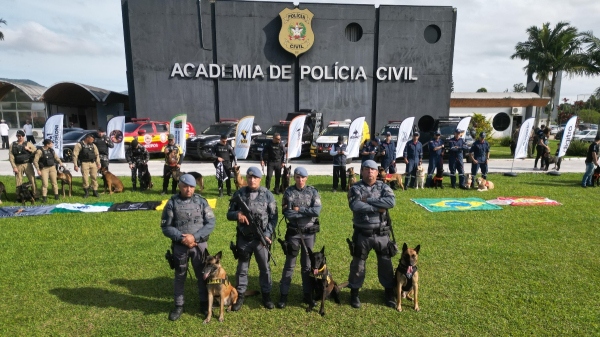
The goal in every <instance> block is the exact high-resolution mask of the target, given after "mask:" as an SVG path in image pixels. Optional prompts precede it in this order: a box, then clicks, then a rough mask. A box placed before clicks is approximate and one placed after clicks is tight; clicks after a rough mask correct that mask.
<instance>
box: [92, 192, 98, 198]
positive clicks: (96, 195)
mask: <svg viewBox="0 0 600 337" xmlns="http://www.w3.org/2000/svg"><path fill="white" fill-rule="evenodd" d="M92 193H93V194H94V196H95V197H96V198H100V196H99V195H98V191H97V190H93V191H92Z"/></svg>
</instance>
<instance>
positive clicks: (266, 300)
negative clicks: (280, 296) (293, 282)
mask: <svg viewBox="0 0 600 337" xmlns="http://www.w3.org/2000/svg"><path fill="white" fill-rule="evenodd" d="M262 298H263V305H264V306H265V308H267V309H273V301H272V300H271V293H263V294H262Z"/></svg>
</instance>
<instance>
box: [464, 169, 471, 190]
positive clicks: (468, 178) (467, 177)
mask: <svg viewBox="0 0 600 337" xmlns="http://www.w3.org/2000/svg"><path fill="white" fill-rule="evenodd" d="M472 183H473V176H472V175H471V173H465V187H466V188H471V184H472Z"/></svg>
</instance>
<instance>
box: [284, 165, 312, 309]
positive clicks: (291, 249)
mask: <svg viewBox="0 0 600 337" xmlns="http://www.w3.org/2000/svg"><path fill="white" fill-rule="evenodd" d="M307 178H308V172H306V169H304V168H303V167H297V168H296V169H295V170H294V181H295V182H296V184H295V185H292V186H290V187H288V188H287V189H286V190H285V192H284V193H283V200H282V202H281V209H282V212H283V216H285V219H286V222H287V232H286V234H285V242H284V243H282V245H284V246H285V247H287V248H286V250H287V251H284V253H285V254H286V257H285V265H284V266H283V273H282V275H281V281H280V285H279V290H280V293H281V297H280V298H279V302H278V303H277V307H278V308H280V309H283V308H285V305H286V302H287V296H288V293H289V291H290V284H291V283H292V276H293V275H294V268H295V267H296V257H297V256H298V253H299V252H300V250H302V252H300V254H301V257H300V264H301V266H302V270H301V273H302V292H303V293H304V303H306V304H309V303H312V300H313V299H312V293H313V279H311V278H310V276H309V273H310V259H309V257H308V252H307V251H306V248H305V247H304V244H306V247H308V248H310V249H311V250H312V249H313V247H314V245H315V236H316V233H318V232H319V231H320V226H319V222H318V217H319V214H320V213H321V207H322V206H321V196H320V195H319V191H317V189H316V188H314V187H312V186H307V185H306V179H307ZM300 233H302V236H303V238H304V244H302V239H301V237H300V235H301V234H300Z"/></svg>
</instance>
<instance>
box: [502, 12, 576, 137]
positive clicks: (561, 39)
mask: <svg viewBox="0 0 600 337" xmlns="http://www.w3.org/2000/svg"><path fill="white" fill-rule="evenodd" d="M527 35H528V39H527V41H525V42H519V43H517V45H516V46H515V53H514V54H513V55H511V57H510V58H511V59H520V60H525V61H529V64H528V65H527V66H525V67H524V68H523V69H524V70H525V72H526V73H527V74H532V73H535V74H536V77H537V80H538V81H541V83H542V85H541V89H542V90H541V92H542V93H543V92H544V86H545V85H546V83H547V82H550V103H551V104H552V101H553V99H554V95H555V90H554V85H555V84H556V78H557V76H558V73H559V72H560V71H563V72H564V73H565V74H566V75H567V76H576V75H584V74H587V70H586V69H587V68H588V66H587V65H586V62H587V59H586V56H585V54H584V53H583V51H582V42H583V41H582V38H581V35H580V34H579V33H578V32H577V28H575V27H573V26H571V25H570V24H569V23H568V22H559V23H557V24H556V26H554V28H551V27H550V23H549V22H547V23H544V24H543V25H542V27H541V28H540V27H536V26H531V27H529V28H527ZM551 108H552V106H551ZM550 111H552V109H551V110H550ZM539 115H540V113H539V109H538V113H537V114H536V125H537V123H538V121H539ZM547 124H548V125H550V113H549V114H548V123H547Z"/></svg>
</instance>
